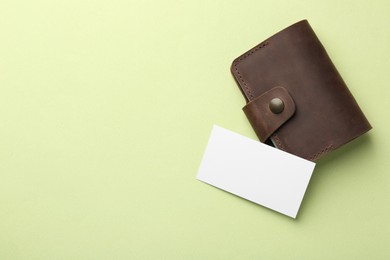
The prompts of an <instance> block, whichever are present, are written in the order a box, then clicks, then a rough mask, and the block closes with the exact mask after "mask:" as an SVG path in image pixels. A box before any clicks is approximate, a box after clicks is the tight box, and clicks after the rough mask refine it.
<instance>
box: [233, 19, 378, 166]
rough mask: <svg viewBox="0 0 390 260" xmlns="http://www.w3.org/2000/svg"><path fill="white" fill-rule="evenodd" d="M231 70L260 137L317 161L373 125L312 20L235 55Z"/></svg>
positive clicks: (276, 145) (246, 111) (247, 111)
mask: <svg viewBox="0 0 390 260" xmlns="http://www.w3.org/2000/svg"><path fill="white" fill-rule="evenodd" d="M231 72H232V74H233V76H234V79H235V80H236V82H237V84H238V86H239V87H240V89H241V91H242V93H243V95H244V97H245V99H246V101H247V104H246V106H245V107H244V108H243V111H244V113H245V115H246V116H247V118H248V120H249V122H250V124H251V125H252V127H253V129H254V131H255V132H256V135H257V136H258V138H259V139H260V141H261V142H267V141H269V140H270V141H272V143H273V144H274V146H275V147H277V148H279V149H281V150H284V151H286V152H289V153H292V154H295V155H297V156H299V157H302V158H305V159H308V160H311V161H316V160H317V159H319V158H320V157H322V156H323V155H325V154H327V153H329V152H330V151H332V150H334V149H336V148H338V147H340V146H342V145H343V144H345V143H347V142H349V141H351V140H353V139H355V138H356V137H358V136H360V135H362V134H363V133H365V132H367V131H368V130H370V129H371V125H370V123H369V122H368V120H367V119H366V117H365V116H364V114H363V113H362V111H361V109H360V108H359V106H358V104H357V102H356V101H355V99H354V97H353V96H352V94H351V92H350V91H349V90H348V88H347V86H346V85H345V83H344V81H343V79H342V78H341V76H340V74H339V73H338V71H337V69H336V68H335V66H334V65H333V63H332V61H331V60H330V58H329V56H328V54H327V53H326V51H325V49H324V47H323V46H322V44H321V42H320V41H319V39H318V38H317V36H316V35H315V33H314V31H313V29H312V28H311V26H310V25H309V23H308V21H307V20H303V21H300V22H297V23H295V24H293V25H291V26H290V27H287V28H286V29H284V30H282V31H280V32H278V33H277V34H275V35H273V36H272V37H270V38H268V39H267V40H265V41H264V42H262V43H260V44H259V45H257V46H256V47H254V48H252V49H251V50H249V51H248V52H246V53H244V54H243V55H241V56H240V57H238V58H237V59H235V60H234V61H233V64H232V66H231Z"/></svg>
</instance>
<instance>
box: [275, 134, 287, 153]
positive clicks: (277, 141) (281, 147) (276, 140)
mask: <svg viewBox="0 0 390 260" xmlns="http://www.w3.org/2000/svg"><path fill="white" fill-rule="evenodd" d="M272 137H273V138H274V140H275V142H276V145H277V146H278V148H279V149H280V150H283V151H285V148H284V146H283V144H282V142H281V141H280V139H279V136H278V135H277V134H273V135H272Z"/></svg>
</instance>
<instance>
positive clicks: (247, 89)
mask: <svg viewBox="0 0 390 260" xmlns="http://www.w3.org/2000/svg"><path fill="white" fill-rule="evenodd" d="M268 44H269V43H268V42H265V43H262V44H260V45H258V46H256V47H255V48H253V49H251V50H249V51H248V52H246V53H245V54H244V55H241V57H240V58H239V59H238V60H237V61H236V62H235V64H234V70H235V71H236V73H237V76H238V78H239V80H240V81H241V82H242V84H243V85H244V88H245V90H246V92H247V93H248V94H249V96H250V99H251V100H252V99H253V94H252V92H251V91H250V89H249V87H248V85H247V84H246V82H245V80H244V78H243V77H242V75H241V73H240V71H239V70H238V68H237V65H238V64H239V63H240V62H241V61H243V60H245V59H246V58H248V57H249V56H250V55H252V54H253V53H255V52H256V51H258V50H260V49H262V48H264V47H266V46H267V45H268Z"/></svg>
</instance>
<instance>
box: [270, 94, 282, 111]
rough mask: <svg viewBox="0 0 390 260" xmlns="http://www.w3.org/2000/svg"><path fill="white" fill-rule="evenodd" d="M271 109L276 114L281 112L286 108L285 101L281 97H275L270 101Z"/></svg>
mask: <svg viewBox="0 0 390 260" xmlns="http://www.w3.org/2000/svg"><path fill="white" fill-rule="evenodd" d="M269 109H270V110H271V111H272V113H274V114H280V113H282V112H283V110H284V103H283V101H282V100H281V99H280V98H273V99H271V101H270V102H269Z"/></svg>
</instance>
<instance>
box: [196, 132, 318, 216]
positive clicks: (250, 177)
mask: <svg viewBox="0 0 390 260" xmlns="http://www.w3.org/2000/svg"><path fill="white" fill-rule="evenodd" d="M314 167H315V163H313V162H311V161H308V160H305V159H302V158H300V157H297V156H295V155H292V154H289V153H286V152H284V151H281V150H278V149H276V148H273V147H271V146H268V145H265V144H262V143H260V142H258V141H255V140H252V139H249V138H247V137H245V136H242V135H239V134H237V133H234V132H232V131H230V130H227V129H224V128H222V127H219V126H216V125H215V126H214V127H213V130H212V132H211V135H210V139H209V142H208V144H207V147H206V151H205V153H204V155H203V159H202V162H201V165H200V168H199V171H198V175H197V179H199V180H201V181H203V182H205V183H208V184H210V185H213V186H215V187H217V188H220V189H222V190H225V191H228V192H230V193H233V194H235V195H237V196H240V197H242V198H245V199H247V200H250V201H252V202H255V203H257V204H260V205H262V206H265V207H267V208H270V209H272V210H275V211H278V212H280V213H282V214H285V215H287V216H290V217H292V218H295V217H296V216H297V213H298V210H299V207H300V205H301V202H302V199H303V196H304V194H305V191H306V188H307V185H308V184H309V181H310V177H311V175H312V173H313V170H314Z"/></svg>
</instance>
